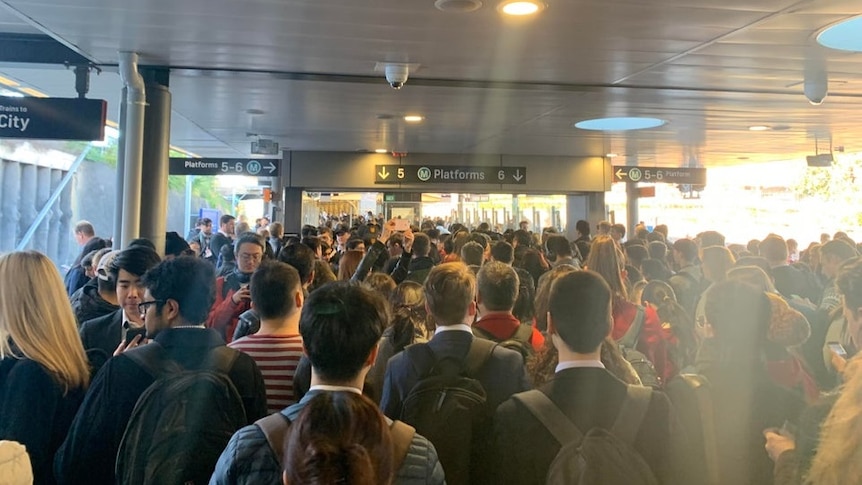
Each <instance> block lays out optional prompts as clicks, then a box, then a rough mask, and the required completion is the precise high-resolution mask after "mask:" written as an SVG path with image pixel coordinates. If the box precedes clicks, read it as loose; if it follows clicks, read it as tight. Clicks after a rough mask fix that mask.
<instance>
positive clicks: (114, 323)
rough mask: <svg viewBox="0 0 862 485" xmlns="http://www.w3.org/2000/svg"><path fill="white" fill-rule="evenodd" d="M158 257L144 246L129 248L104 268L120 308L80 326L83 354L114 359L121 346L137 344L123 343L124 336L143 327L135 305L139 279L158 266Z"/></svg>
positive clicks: (140, 296)
mask: <svg viewBox="0 0 862 485" xmlns="http://www.w3.org/2000/svg"><path fill="white" fill-rule="evenodd" d="M159 261H161V260H160V259H159V255H158V254H156V252H155V251H153V250H152V249H150V248H148V247H146V246H132V247H129V248H128V249H124V250H123V251H119V252H117V254H116V256H114V258H113V262H111V263H110V266H109V267H108V268H107V269H108V272H109V277H110V278H111V280H112V281H113V282H115V283H114V286H115V291H116V301H117V303H118V304H119V306H120V308H119V309H118V310H117V311H115V312H112V313H108V314H105V315H103V316H101V317H98V318H94V319H92V320H88V321H86V322H84V323H83V324H82V325H81V331H80V333H81V341H82V342H83V343H84V348H85V349H87V350H90V349H98V350H100V351H101V352H103V353H104V354H105V355H106V356H108V357H110V356H112V355H114V352H115V351H116V350H117V349H118V347H120V346H121V345H122V346H123V348H125V346H126V345H127V344H129V345H132V346H134V345H136V344H137V343H139V342H140V341H141V339H142V337H135V338H136V339H137V340H136V341H135V342H134V343H132V342H126V333H127V332H129V331H130V330H133V329H138V328H141V327H142V326H143V325H144V320H143V317H142V316H141V314H140V312H139V311H138V305H139V304H140V303H141V302H142V301H143V298H144V286H143V276H144V274H145V273H146V272H147V271H148V270H149V269H150V268H152V267H154V266H155V265H157V264H159Z"/></svg>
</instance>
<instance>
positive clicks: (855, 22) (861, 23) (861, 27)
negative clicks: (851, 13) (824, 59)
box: [817, 16, 862, 52]
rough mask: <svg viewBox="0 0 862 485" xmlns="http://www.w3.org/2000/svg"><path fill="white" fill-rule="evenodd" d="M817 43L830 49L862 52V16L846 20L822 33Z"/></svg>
mask: <svg viewBox="0 0 862 485" xmlns="http://www.w3.org/2000/svg"><path fill="white" fill-rule="evenodd" d="M817 42H819V43H820V45H822V46H823V47H828V48H830V49H838V50H842V51H851V52H862V16H860V17H855V18H852V19H850V20H845V21H844V22H841V23H838V24H835V25H833V26H832V27H829V28H828V29H826V30H824V31H823V32H820V35H818V36H817Z"/></svg>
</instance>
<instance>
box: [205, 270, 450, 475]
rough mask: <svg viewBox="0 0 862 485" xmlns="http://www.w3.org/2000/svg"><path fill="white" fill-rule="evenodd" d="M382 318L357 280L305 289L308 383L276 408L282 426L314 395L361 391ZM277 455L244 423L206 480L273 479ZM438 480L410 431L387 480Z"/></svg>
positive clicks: (433, 459) (381, 309)
mask: <svg viewBox="0 0 862 485" xmlns="http://www.w3.org/2000/svg"><path fill="white" fill-rule="evenodd" d="M386 321H387V317H386V306H385V302H384V301H383V299H382V298H380V296H378V295H375V294H374V293H373V292H371V291H370V290H368V289H366V288H363V287H361V286H360V285H356V284H352V283H349V282H336V283H331V284H328V285H325V286H323V287H321V288H319V289H318V290H316V291H314V292H312V293H311V294H310V295H309V297H308V300H306V302H305V304H304V305H303V307H302V313H301V317H300V323H299V331H300V334H301V335H302V339H303V345H304V348H305V351H306V354H307V355H308V359H309V360H310V362H311V382H312V386H311V388H310V390H309V392H308V393H306V394H305V396H303V398H302V399H301V400H300V401H299V402H298V403H297V404H294V405H293V406H290V407H287V408H285V409H283V410H281V412H280V413H278V415H277V416H280V417H281V418H282V419H284V422H283V423H281V428H282V429H284V428H286V427H288V426H289V427H290V428H292V427H293V425H292V424H291V425H288V423H296V422H297V420H298V418H299V414H300V413H301V412H302V410H303V409H305V408H306V407H307V406H309V403H310V402H311V401H312V400H313V399H315V397H316V396H319V395H321V394H327V393H331V392H350V393H355V394H361V393H362V388H363V385H364V382H365V376H366V374H367V373H368V371H369V369H370V368H371V366H372V364H373V363H374V360H375V359H376V357H377V345H378V343H379V341H380V337H381V335H382V333H383V328H384V327H385V325H386ZM387 423H388V420H387ZM289 448H290V447H289V446H288V451H290V449H289ZM281 460H282V457H281V456H279V455H277V454H276V453H275V452H274V450H273V449H272V447H271V446H270V445H269V443H268V442H267V436H266V434H265V433H264V431H263V430H262V429H261V427H260V426H259V425H256V424H255V425H251V426H246V427H245V428H242V429H240V430H239V431H238V432H237V433H236V434H234V436H233V437H232V438H231V440H230V442H229V443H228V445H227V448H225V450H224V452H223V453H222V455H221V457H220V458H219V461H218V464H217V465H216V470H215V473H213V477H212V480H211V481H210V484H211V485H226V484H251V483H279V482H280V481H281V476H282V470H283V469H284V468H283V465H282V464H281V463H280V462H281ZM444 480H445V479H444V475H443V469H442V467H441V466H440V463H439V461H438V460H437V454H436V450H435V449H434V446H433V445H432V444H431V443H430V442H428V440H427V439H425V438H424V437H422V436H421V435H419V434H415V435H414V436H413V439H412V441H411V443H410V445H409V450H408V453H407V458H406V459H405V460H404V462H403V463H402V464H401V466H400V467H398V468H397V470H395V478H394V480H393V483H395V484H407V483H427V484H442V483H444ZM300 483H306V482H300Z"/></svg>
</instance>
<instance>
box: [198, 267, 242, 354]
mask: <svg viewBox="0 0 862 485" xmlns="http://www.w3.org/2000/svg"><path fill="white" fill-rule="evenodd" d="M234 293H236V291H235V290H228V291H227V293H224V276H222V277H219V278H218V279H216V301H215V303H214V304H213V307H212V309H210V316H209V318H207V327H208V328H212V329H215V330H216V331H217V332H218V333H220V334H221V336H222V337H223V338H224V341H225V342H227V343H230V341H231V340H233V332H234V330H236V325H237V323H238V322H239V316H240V315H242V314H243V312H245V311H247V310H248V309H250V308H251V302H249V301H240V302H239V303H237V304H235V303H234V302H233V299H232V297H233V294H234ZM222 294H224V296H222Z"/></svg>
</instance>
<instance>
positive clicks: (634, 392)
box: [611, 385, 652, 445]
mask: <svg viewBox="0 0 862 485" xmlns="http://www.w3.org/2000/svg"><path fill="white" fill-rule="evenodd" d="M650 400H652V389H650V388H649V387H644V386H631V385H630V386H628V389H627V391H626V399H625V401H623V406H622V408H621V409H620V413H619V415H617V419H616V421H615V422H614V425H613V427H612V428H611V434H613V435H614V436H616V437H617V438H619V439H620V440H622V441H623V442H625V443H628V444H629V445H631V444H632V443H634V441H635V437H637V434H638V430H639V429H640V427H641V423H642V422H643V420H644V417H645V416H646V413H647V408H649V403H650Z"/></svg>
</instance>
